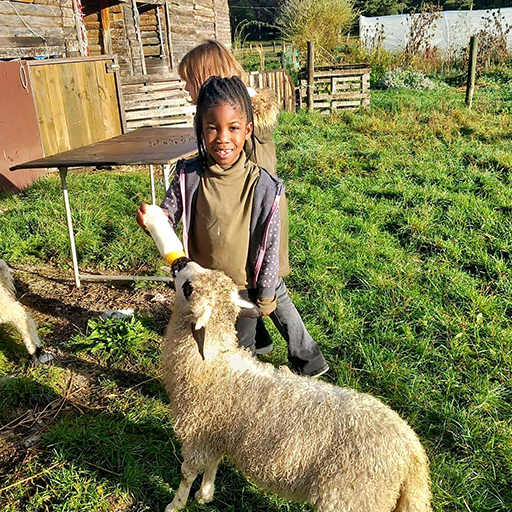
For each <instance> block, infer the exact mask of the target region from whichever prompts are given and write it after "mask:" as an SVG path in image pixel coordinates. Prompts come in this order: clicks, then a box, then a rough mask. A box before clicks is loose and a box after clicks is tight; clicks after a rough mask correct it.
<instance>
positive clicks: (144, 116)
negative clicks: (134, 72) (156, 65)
mask: <svg viewBox="0 0 512 512" xmlns="http://www.w3.org/2000/svg"><path fill="white" fill-rule="evenodd" d="M122 91H123V104H124V112H125V119H126V125H127V129H128V131H130V130H135V129H136V128H143V127H146V126H153V127H155V126H184V125H186V126H192V125H193V119H194V114H195V110H196V108H195V106H194V105H192V104H191V103H189V101H188V94H187V93H186V91H185V84H184V82H182V81H181V80H180V79H179V78H173V77H165V76H160V77H159V76H154V77H152V76H138V77H133V78H131V79H125V83H123V87H122Z"/></svg>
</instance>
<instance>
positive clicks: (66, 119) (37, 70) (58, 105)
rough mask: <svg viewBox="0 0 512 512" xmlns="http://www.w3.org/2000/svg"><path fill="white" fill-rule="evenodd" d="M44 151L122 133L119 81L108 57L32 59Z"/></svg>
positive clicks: (90, 141)
mask: <svg viewBox="0 0 512 512" xmlns="http://www.w3.org/2000/svg"><path fill="white" fill-rule="evenodd" d="M28 64H29V66H28V67H29V71H30V82H31V85H32V90H33V96H34V104H35V107H36V112H37V120H38V123H39V129H40V133H41V141H42V144H43V150H44V155H45V156H49V155H53V154H56V153H60V152H61V151H67V150H69V149H74V148H78V147H81V146H86V145H88V144H92V143H94V142H98V141H100V140H104V139H108V138H110V137H115V136H116V135H120V134H121V133H123V131H124V130H123V126H122V116H121V106H120V101H122V97H121V93H120V91H119V82H118V80H117V79H116V75H115V73H113V72H111V71H110V70H111V69H112V67H111V66H112V59H111V58H108V57H81V58H77V59H50V60H44V61H28Z"/></svg>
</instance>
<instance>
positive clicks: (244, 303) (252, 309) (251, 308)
mask: <svg viewBox="0 0 512 512" xmlns="http://www.w3.org/2000/svg"><path fill="white" fill-rule="evenodd" d="M232 299H233V302H234V303H235V304H236V305H237V306H238V307H239V308H240V313H239V315H238V316H239V317H240V318H259V317H260V316H261V311H260V310H259V309H258V307H257V306H256V305H255V304H253V303H252V302H249V301H248V300H244V299H242V297H240V295H238V292H233V295H232Z"/></svg>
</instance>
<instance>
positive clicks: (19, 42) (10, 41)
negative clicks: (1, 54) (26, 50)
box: [0, 37, 63, 48]
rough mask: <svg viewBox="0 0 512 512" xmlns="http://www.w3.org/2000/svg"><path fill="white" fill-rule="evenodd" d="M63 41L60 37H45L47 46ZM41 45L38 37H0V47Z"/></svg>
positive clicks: (41, 42)
mask: <svg viewBox="0 0 512 512" xmlns="http://www.w3.org/2000/svg"><path fill="white" fill-rule="evenodd" d="M61 43H63V41H62V39H59V38H57V37H49V38H46V44H47V45H48V46H59V45H60V44H61ZM41 45H43V46H44V43H43V40H42V39H41V38H40V37H0V48H21V47H30V46H36V47H39V46H41Z"/></svg>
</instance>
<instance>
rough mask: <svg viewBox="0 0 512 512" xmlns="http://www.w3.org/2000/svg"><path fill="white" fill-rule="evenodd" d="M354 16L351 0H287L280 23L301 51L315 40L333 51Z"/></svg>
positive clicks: (322, 48) (325, 48) (319, 48)
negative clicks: (309, 42)
mask: <svg viewBox="0 0 512 512" xmlns="http://www.w3.org/2000/svg"><path fill="white" fill-rule="evenodd" d="M354 19H355V13H354V11H353V3H352V1H351V0H285V2H283V5H282V7H281V11H280V13H279V16H278V19H277V25H278V26H279V27H280V29H281V31H282V33H283V35H284V36H285V38H286V39H288V40H289V41H291V42H293V43H294V44H295V47H296V48H298V49H299V50H301V51H305V50H306V48H307V42H308V41H314V42H315V44H316V46H317V48H318V50H319V51H322V50H323V51H326V52H332V50H333V49H334V48H335V47H336V46H338V45H339V44H340V36H341V34H342V33H343V32H347V31H348V30H349V29H350V27H351V26H352V23H353V21H354Z"/></svg>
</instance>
